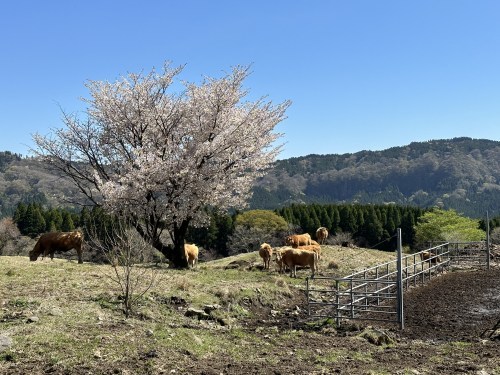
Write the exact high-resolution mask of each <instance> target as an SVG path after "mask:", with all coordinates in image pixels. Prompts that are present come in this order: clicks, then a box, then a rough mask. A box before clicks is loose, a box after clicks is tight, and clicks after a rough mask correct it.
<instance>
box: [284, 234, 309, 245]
mask: <svg viewBox="0 0 500 375" xmlns="http://www.w3.org/2000/svg"><path fill="white" fill-rule="evenodd" d="M310 244H311V236H310V235H309V233H305V234H292V235H290V236H286V237H285V245H288V246H291V247H294V248H297V247H299V246H305V245H310Z"/></svg>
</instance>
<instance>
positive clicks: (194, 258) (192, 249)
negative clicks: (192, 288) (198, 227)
mask: <svg viewBox="0 0 500 375" xmlns="http://www.w3.org/2000/svg"><path fill="white" fill-rule="evenodd" d="M184 251H185V253H186V260H187V262H188V267H189V266H191V267H192V268H193V267H194V266H195V265H196V263H197V262H198V246H196V245H195V244H192V245H190V244H184Z"/></svg>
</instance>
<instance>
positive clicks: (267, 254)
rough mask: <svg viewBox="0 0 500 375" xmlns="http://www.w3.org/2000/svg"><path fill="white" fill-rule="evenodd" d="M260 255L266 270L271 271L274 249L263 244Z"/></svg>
mask: <svg viewBox="0 0 500 375" xmlns="http://www.w3.org/2000/svg"><path fill="white" fill-rule="evenodd" d="M259 255H260V257H261V258H262V260H263V262H264V269H267V270H268V269H269V263H270V262H271V257H272V256H273V248H272V247H271V245H269V244H268V243H263V244H261V245H260V249H259Z"/></svg>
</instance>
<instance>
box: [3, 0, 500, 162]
mask: <svg viewBox="0 0 500 375" xmlns="http://www.w3.org/2000/svg"><path fill="white" fill-rule="evenodd" d="M499 17H500V1H497V0H491V1H486V0H470V1H464V0H441V1H440V0H418V1H406V0H394V1H387V0H343V1H337V0H311V1H292V0H252V1H235V0H225V1H218V0H210V1H208V0H203V1H202V0H199V1H195V0H183V1H166V0H164V1H159V0H157V1H148V0H144V1H128V0H125V1H123V0H122V1H103V0H99V1H96V0H86V1H70V0H65V1H50V0H47V1H36V0H32V1H27V0H18V1H4V2H2V3H1V5H0V41H1V42H0V43H1V45H0V47H1V58H0V75H1V86H0V126H1V132H0V151H2V150H9V151H13V152H18V153H22V154H23V155H26V154H27V153H28V147H30V146H33V143H32V134H33V133H35V132H39V133H41V134H48V133H49V132H50V129H51V128H58V127H62V126H63V123H62V121H61V109H63V110H64V111H66V112H70V113H71V112H78V111H81V110H83V109H84V107H83V103H82V102H81V101H80V100H79V98H80V97H82V96H86V95H87V93H88V92H87V90H86V88H85V87H84V83H85V82H86V81H87V80H108V81H114V80H115V79H116V78H118V77H119V76H121V75H125V74H127V73H128V72H139V71H141V70H144V71H149V70H150V69H151V68H152V67H156V68H161V67H162V65H163V62H164V61H166V60H170V61H172V63H173V64H174V65H182V64H186V67H185V69H184V71H183V73H182V74H181V78H182V79H184V80H188V81H195V82H196V81H199V80H200V79H201V77H202V76H203V75H208V76H221V75H222V73H223V72H228V71H229V70H230V69H231V67H233V66H235V65H248V64H252V71H253V73H252V75H251V76H250V77H249V79H248V80H247V81H246V87H247V88H248V89H249V90H250V93H251V95H252V96H253V97H260V96H263V95H267V96H268V98H269V99H270V100H272V101H273V102H275V103H278V102H281V101H283V100H286V99H290V100H291V101H292V102H293V103H292V106H291V108H290V109H289V111H288V118H287V120H286V121H284V122H283V123H281V124H280V125H279V126H278V128H277V129H278V130H279V131H280V132H283V133H285V137H284V138H283V141H284V142H285V143H286V144H285V149H284V151H283V153H282V154H281V155H280V158H289V157H293V156H303V155H308V154H312V153H314V154H342V153H346V152H357V151H361V150H382V149H386V148H389V147H393V146H402V145H406V144H408V143H410V142H413V141H426V140H429V139H442V138H453V137H460V136H468V137H473V138H487V139H493V140H500V22H499V20H500V18H499Z"/></svg>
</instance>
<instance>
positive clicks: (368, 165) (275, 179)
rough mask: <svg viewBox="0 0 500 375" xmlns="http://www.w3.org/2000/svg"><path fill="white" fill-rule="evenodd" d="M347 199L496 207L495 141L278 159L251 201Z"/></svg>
mask: <svg viewBox="0 0 500 375" xmlns="http://www.w3.org/2000/svg"><path fill="white" fill-rule="evenodd" d="M349 202H352V203H376V204H383V203H397V204H403V205H416V206H419V207H423V208H426V207H431V206H438V207H442V208H445V209H450V208H451V209H455V210H457V211H459V212H461V213H464V214H465V215H467V216H471V217H482V216H484V214H485V212H486V211H489V212H496V213H498V212H499V210H500V142H498V141H494V140H488V139H474V138H468V137H460V138H452V139H441V140H429V141H426V142H412V143H410V144H408V145H404V146H396V147H391V148H388V149H385V150H381V151H369V150H363V151H359V152H356V153H345V154H326V155H317V154H310V155H307V156H301V157H294V158H290V159H284V160H279V161H277V162H276V163H275V165H274V167H273V168H272V169H271V170H270V171H269V173H268V174H267V175H266V176H264V177H263V178H261V179H260V180H259V181H258V182H257V184H256V186H255V188H254V197H253V198H252V201H251V204H250V206H251V208H267V209H270V208H275V207H276V206H278V207H279V206H283V205H287V204H291V203H349Z"/></svg>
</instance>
